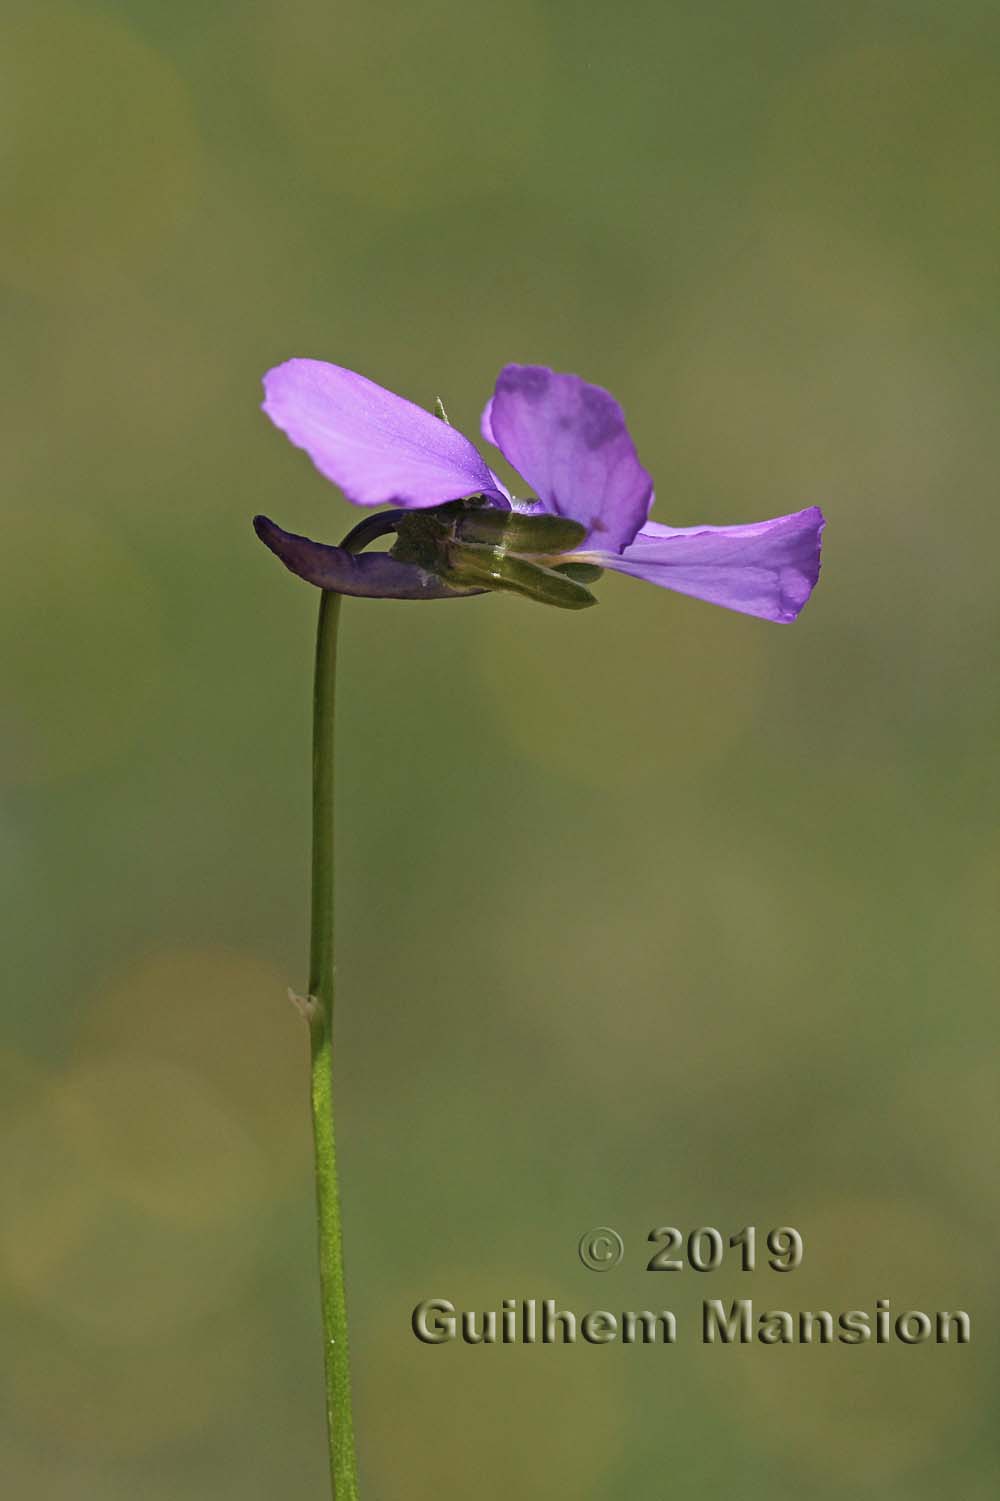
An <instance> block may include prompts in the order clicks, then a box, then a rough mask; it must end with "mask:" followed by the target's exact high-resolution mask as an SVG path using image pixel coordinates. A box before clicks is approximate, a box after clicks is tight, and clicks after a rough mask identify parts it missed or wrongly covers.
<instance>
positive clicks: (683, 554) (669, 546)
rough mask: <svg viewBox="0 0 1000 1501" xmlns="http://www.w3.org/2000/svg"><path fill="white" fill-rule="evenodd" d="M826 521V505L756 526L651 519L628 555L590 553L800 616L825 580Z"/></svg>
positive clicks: (711, 595)
mask: <svg viewBox="0 0 1000 1501" xmlns="http://www.w3.org/2000/svg"><path fill="white" fill-rule="evenodd" d="M825 524H826V522H825V520H824V517H823V512H822V511H821V510H820V508H819V507H818V506H809V507H808V509H807V510H805V511H796V512H794V513H793V514H792V515H790V516H777V517H775V519H774V520H773V521H757V522H753V523H751V524H750V525H749V526H686V527H670V526H662V525H661V524H660V523H659V522H655V521H650V522H647V524H646V525H645V526H644V527H643V528H642V531H641V532H640V533H639V535H638V536H637V537H636V539H635V541H634V542H633V543H632V545H631V546H630V547H627V548H626V549H625V551H624V552H623V553H621V554H620V555H618V554H613V553H607V554H605V553H595V552H594V550H593V549H591V548H586V549H583V550H582V551H585V552H586V556H587V558H588V559H590V558H593V559H594V561H595V562H599V563H601V564H602V565H603V566H604V567H605V568H616V569H617V570H618V572H619V573H629V574H632V575H633V577H635V578H641V579H646V580H647V581H648V582H649V583H651V584H660V585H661V586H662V587H663V588H664V589H676V590H677V591H678V592H679V593H681V594H691V595H694V597H695V598H696V599H705V600H708V601H709V603H710V604H713V605H724V606H725V607H726V608H727V609H729V610H739V611H741V612H742V613H743V614H744V615H757V616H759V617H760V618H761V619H762V620H775V621H780V622H787V621H790V620H794V619H795V617H796V616H797V615H798V613H799V611H800V610H801V609H802V606H803V605H804V604H805V602H806V600H807V599H808V598H809V595H810V594H811V593H812V590H813V586H814V585H815V583H816V580H817V579H818V578H819V566H820V543H821V538H822V534H823V527H824V526H825Z"/></svg>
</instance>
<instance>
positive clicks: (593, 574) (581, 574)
mask: <svg viewBox="0 0 1000 1501" xmlns="http://www.w3.org/2000/svg"><path fill="white" fill-rule="evenodd" d="M554 566H555V571H556V573H564V574H565V575H566V577H567V578H568V579H576V581H577V583H578V584H596V583H597V580H598V579H599V578H603V576H604V569H603V568H602V567H601V566H600V564H598V563H556V564H555V565H554Z"/></svg>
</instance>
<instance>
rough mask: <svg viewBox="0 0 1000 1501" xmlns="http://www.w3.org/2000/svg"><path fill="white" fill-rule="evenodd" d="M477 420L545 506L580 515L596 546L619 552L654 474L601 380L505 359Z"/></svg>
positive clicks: (641, 512) (635, 525) (636, 524)
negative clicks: (643, 461) (592, 382)
mask: <svg viewBox="0 0 1000 1501" xmlns="http://www.w3.org/2000/svg"><path fill="white" fill-rule="evenodd" d="M481 427H482V431H483V435H484V436H485V437H487V438H488V439H489V440H490V441H491V442H493V443H495V444H496V446H497V447H498V448H499V449H500V451H501V453H502V454H503V456H504V458H505V459H507V460H509V462H510V463H511V464H513V466H514V468H515V469H516V470H517V471H518V472H519V473H520V474H522V475H523V476H524V478H525V479H526V480H527V482H528V484H529V485H530V486H531V487H532V489H533V490H534V491H535V493H536V495H537V496H538V499H539V500H540V501H541V503H542V506H543V507H544V509H545V510H547V511H553V512H555V514H556V515H557V516H569V517H572V519H573V520H574V521H580V522H582V523H583V524H584V526H586V528H587V531H588V533H589V535H590V538H591V540H592V541H593V542H595V543H596V544H597V545H598V546H600V547H601V548H606V549H608V550H609V551H611V552H615V553H619V552H621V550H622V548H623V547H626V546H627V545H628V544H629V543H630V542H631V541H632V539H633V538H634V537H635V535H636V533H637V532H638V530H639V528H640V527H641V526H642V524H643V522H644V521H645V520H646V518H647V516H648V515H649V507H650V505H651V504H652V498H653V482H652V480H651V479H650V477H649V475H648V474H647V472H646V470H645V469H644V468H643V467H642V465H641V464H640V463H639V457H638V455H637V453H636V451H635V445H634V444H633V442H632V439H631V437H630V436H629V432H628V428H627V427H626V426H625V418H624V415H623V414H622V409H621V407H620V406H619V405H618V403H617V401H615V399H614V397H613V396H611V395H609V393H608V392H607V391H605V390H603V389H602V388H601V387H600V386H591V385H588V383H587V382H586V381H584V380H581V379H580V377H579V376H578V375H560V374H557V373H556V372H555V371H552V370H549V369H548V368H547V367H546V366H544V365H507V366H506V367H505V368H504V369H503V370H501V372H500V374H499V376H498V377H497V384H496V390H495V392H494V394H493V398H492V400H491V401H490V402H489V404H488V405H487V407H486V410H485V411H484V412H483V415H482V419H481Z"/></svg>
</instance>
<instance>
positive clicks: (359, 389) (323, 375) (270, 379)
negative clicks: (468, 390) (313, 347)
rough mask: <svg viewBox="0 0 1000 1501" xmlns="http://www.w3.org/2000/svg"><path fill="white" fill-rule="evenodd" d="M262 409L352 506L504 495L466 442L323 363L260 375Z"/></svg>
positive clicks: (293, 363) (428, 416)
mask: <svg viewBox="0 0 1000 1501" xmlns="http://www.w3.org/2000/svg"><path fill="white" fill-rule="evenodd" d="M264 392H265V399H264V402H263V409H264V411H265V412H266V413H267V415H268V416H269V417H270V419H271V421H272V422H273V423H274V424H275V426H276V427H280V428H281V430H282V432H284V433H286V434H287V436H288V437H289V438H290V439H291V440H292V442H293V443H294V444H295V445H296V447H298V448H304V449H305V451H306V453H307V454H308V455H309V457H310V458H311V459H312V461H313V463H314V464H315V466H316V468H317V469H318V470H319V472H320V474H322V475H325V476H326V478H327V479H330V480H333V482H334V484H336V485H339V486H340V488H341V489H342V490H343V492H344V494H345V495H346V496H347V498H348V500H352V501H354V503H355V504H356V505H359V506H380V505H386V504H390V503H391V504H393V505H399V506H407V507H414V508H419V507H423V506H436V505H442V504H443V503H444V502H445V501H448V500H461V499H462V498H463V497H464V496H468V495H486V496H488V497H490V499H492V500H494V501H495V502H496V503H497V504H498V505H501V506H504V507H506V506H507V505H508V504H509V496H508V495H507V492H506V490H505V489H504V487H503V485H502V484H501V483H500V481H499V480H498V479H497V477H496V475H495V474H494V473H493V472H492V470H491V469H490V468H489V466H488V465H487V463H486V461H485V460H484V459H483V457H482V455H481V454H480V453H479V452H478V450H477V449H476V448H474V447H473V446H472V444H471V443H470V442H469V440H468V438H465V437H463V436H462V434H461V433H460V432H458V431H457V430H456V429H455V428H453V427H449V425H448V423H447V422H442V421H441V419H440V418H439V417H435V416H433V414H432V413H430V412H425V411H424V410H423V408H422V407H418V406H415V405H414V403H413V402H412V401H405V400H404V399H403V397H402V396H395V395H393V393H392V392H391V391H386V390H384V389H383V388H382V387H381V386H377V385H376V384H375V382H374V381H370V380H367V379H366V378H365V377H364V376H363V375H356V374H355V372H354V371H353V370H344V369H342V368H341V367H340V366H339V365H328V364H327V363H326V362H325V361H323V360H286V362H285V363H284V364H283V365H277V366H276V367H275V368H274V369H273V370H269V371H268V372H267V374H266V375H265V376H264Z"/></svg>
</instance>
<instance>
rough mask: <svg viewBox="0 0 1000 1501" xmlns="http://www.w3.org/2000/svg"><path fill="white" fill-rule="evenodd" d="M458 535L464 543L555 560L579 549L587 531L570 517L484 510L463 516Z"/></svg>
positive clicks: (494, 508) (493, 508)
mask: <svg viewBox="0 0 1000 1501" xmlns="http://www.w3.org/2000/svg"><path fill="white" fill-rule="evenodd" d="M455 534H456V536H457V537H458V538H459V539H460V540H461V541H462V542H482V543H487V544H489V545H491V546H493V547H502V548H504V549H505V550H506V551H507V552H519V553H536V554H540V555H541V556H543V557H555V556H558V554H559V553H563V552H572V550H573V548H574V547H579V545H580V543H581V542H582V541H583V539H584V537H585V536H586V535H587V528H586V527H585V526H581V525H580V523H579V522H578V521H571V520H570V519H569V518H568V517H567V516H550V515H548V514H547V513H546V512H545V511H538V512H535V513H533V514H531V515H527V514H525V512H523V511H501V510H499V509H498V508H497V507H495V506H489V507H486V506H484V507H483V508H482V509H481V510H475V511H466V512H465V513H464V514H463V515H462V516H460V517H459V520H458V523H457V525H456V527H455Z"/></svg>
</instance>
